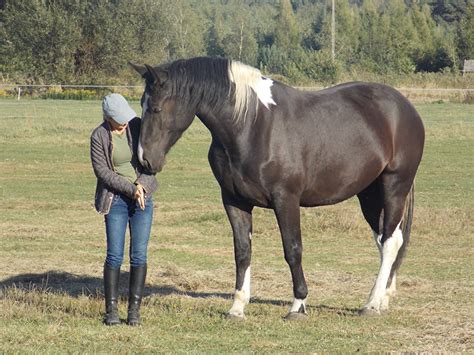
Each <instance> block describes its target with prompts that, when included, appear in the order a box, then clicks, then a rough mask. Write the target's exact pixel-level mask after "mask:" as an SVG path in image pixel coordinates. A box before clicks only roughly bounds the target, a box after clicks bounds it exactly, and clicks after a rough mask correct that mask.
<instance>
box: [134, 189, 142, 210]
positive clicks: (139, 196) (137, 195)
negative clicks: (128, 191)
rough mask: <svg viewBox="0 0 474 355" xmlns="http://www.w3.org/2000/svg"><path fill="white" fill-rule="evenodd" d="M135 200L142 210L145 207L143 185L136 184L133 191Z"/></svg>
mask: <svg viewBox="0 0 474 355" xmlns="http://www.w3.org/2000/svg"><path fill="white" fill-rule="evenodd" d="M134 197H135V200H137V201H138V205H139V206H140V208H141V209H142V210H144V209H145V190H143V186H142V185H140V184H137V190H136V191H135V196H134Z"/></svg>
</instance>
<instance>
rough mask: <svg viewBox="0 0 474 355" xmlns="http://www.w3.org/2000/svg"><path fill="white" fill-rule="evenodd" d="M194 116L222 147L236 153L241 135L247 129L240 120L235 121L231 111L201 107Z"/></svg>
mask: <svg viewBox="0 0 474 355" xmlns="http://www.w3.org/2000/svg"><path fill="white" fill-rule="evenodd" d="M196 116H197V117H198V118H199V119H200V120H201V122H202V123H203V124H204V125H205V126H206V127H207V129H208V130H209V131H210V132H211V134H212V137H213V139H215V140H217V141H218V142H219V143H220V144H221V145H222V146H223V148H225V149H226V150H227V151H229V152H230V153H232V154H233V155H234V154H238V153H239V151H240V148H241V147H240V146H241V145H242V144H243V143H242V137H244V136H245V135H246V132H247V131H248V129H247V128H246V125H245V124H243V123H242V122H240V123H239V122H235V120H234V119H233V117H232V111H231V110H229V111H225V110H224V111H222V112H214V111H213V110H212V109H202V110H201V111H199V112H197V113H196Z"/></svg>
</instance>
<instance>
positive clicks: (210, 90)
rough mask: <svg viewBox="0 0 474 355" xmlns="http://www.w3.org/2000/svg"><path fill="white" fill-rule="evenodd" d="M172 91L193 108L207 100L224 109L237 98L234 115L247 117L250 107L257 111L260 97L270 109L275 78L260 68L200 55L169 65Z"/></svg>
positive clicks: (217, 107) (237, 117)
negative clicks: (269, 77) (270, 78)
mask: <svg viewBox="0 0 474 355" xmlns="http://www.w3.org/2000/svg"><path fill="white" fill-rule="evenodd" d="M164 69H166V71H167V72H168V74H169V80H170V81H171V87H172V89H171V90H172V93H173V94H174V95H177V96H179V97H181V98H182V99H183V100H184V103H185V104H186V105H190V106H192V107H195V106H197V105H198V104H199V103H203V102H204V103H206V104H207V105H209V107H211V108H212V109H217V110H220V109H222V108H223V107H224V105H226V104H228V103H229V98H233V99H234V100H235V105H234V109H233V118H234V119H235V120H240V119H245V117H246V116H247V114H248V113H249V108H252V107H254V110H252V111H251V112H256V108H257V106H258V99H260V101H261V102H262V103H263V104H264V105H265V106H266V107H267V108H269V104H275V102H274V101H273V99H272V97H271V92H270V86H271V85H272V83H273V82H272V81H271V80H269V79H266V78H263V77H262V74H261V73H260V71H259V70H258V69H255V68H252V67H250V66H248V65H245V64H242V63H240V62H237V61H231V60H229V59H225V58H210V57H198V58H192V59H187V60H184V59H182V60H177V61H175V62H172V63H170V64H168V65H166V66H165V68H164Z"/></svg>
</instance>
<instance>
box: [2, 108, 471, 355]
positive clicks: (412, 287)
mask: <svg viewBox="0 0 474 355" xmlns="http://www.w3.org/2000/svg"><path fill="white" fill-rule="evenodd" d="M133 106H134V107H135V108H136V109H137V111H139V107H138V103H137V102H134V103H133ZM417 109H418V110H419V112H420V114H421V116H422V117H423V119H424V123H425V127H426V132H427V140H426V148H425V154H424V158H423V161H422V164H421V167H420V171H419V174H418V176H417V181H416V206H415V220H414V224H413V229H412V242H411V245H410V247H409V251H408V256H407V258H406V260H405V263H404V264H403V266H402V268H401V270H400V276H399V280H398V285H399V291H398V297H397V298H395V300H394V301H393V302H392V306H391V310H390V312H389V313H388V314H386V315H384V316H382V317H378V318H361V317H358V316H356V309H357V308H358V307H360V306H361V305H363V304H364V302H365V301H366V299H367V296H368V293H369V291H370V288H371V287H372V283H373V280H374V277H375V275H376V273H377V270H378V252H377V250H376V248H375V246H374V243H373V241H372V236H371V232H370V231H369V228H368V226H367V225H366V223H365V222H364V220H363V218H362V215H361V212H360V210H359V208H358V204H357V202H356V201H355V200H354V199H351V200H349V201H346V202H344V203H342V204H339V205H336V206H330V207H325V208H319V209H302V230H303V241H304V247H305V251H304V258H303V263H304V268H305V272H306V277H307V281H308V286H309V288H310V295H309V301H308V303H309V307H308V311H309V313H310V317H309V319H308V320H307V321H305V322H302V323H287V322H284V321H283V320H282V316H284V315H285V314H286V312H287V311H288V307H289V302H290V301H291V300H292V292H291V289H292V285H291V280H290V275H289V270H288V267H287V265H286V263H285V261H284V259H283V251H282V247H281V241H280V236H279V232H278V228H277V225H276V222H275V218H274V216H273V214H272V213H271V212H270V211H267V210H262V209H257V210H256V211H255V213H254V215H255V216H254V237H253V256H252V258H253V259H252V296H253V298H252V301H251V304H250V305H249V306H248V307H247V309H246V311H247V320H246V321H245V322H241V323H233V322H229V321H227V320H226V319H225V318H224V314H225V313H226V311H227V310H228V309H229V308H230V306H231V294H232V291H233V287H234V262H233V245H232V236H231V232H230V227H229V225H228V222H227V218H226V216H225V212H224V210H223V208H222V206H221V202H220V192H219V188H218V185H217V183H216V181H215V180H214V178H213V177H212V174H211V171H210V168H209V166H208V163H207V150H208V147H209V142H210V135H209V133H208V132H207V130H206V128H205V127H204V126H203V125H202V124H201V123H200V122H199V121H198V120H196V121H195V122H194V123H193V125H192V126H191V128H190V129H189V130H188V131H187V132H186V133H185V134H184V136H183V138H182V139H181V140H180V141H179V142H178V143H177V145H176V146H175V147H174V148H173V149H172V151H171V153H170V154H169V156H168V158H167V164H166V166H165V169H164V171H163V173H162V174H159V176H158V178H159V182H160V188H159V191H158V192H157V194H156V195H155V203H156V209H155V217H154V225H153V229H152V236H151V241H150V246H149V277H148V279H147V291H146V297H145V299H144V304H143V314H142V317H143V320H144V324H143V326H142V327H139V328H130V327H127V326H125V325H123V326H118V327H114V328H109V327H105V326H103V325H102V324H101V317H102V312H103V301H102V291H101V284H102V280H101V269H102V264H103V259H104V255H105V250H104V248H105V240H104V227H103V217H101V216H100V215H98V214H97V213H96V212H95V210H94V209H93V196H94V188H95V177H94V176H93V173H92V169H91V166H90V161H89V136H90V133H91V131H92V129H93V128H94V127H95V126H97V125H98V124H99V122H100V121H101V105H100V102H99V101H50V100H21V101H19V102H18V101H15V100H0V146H1V148H2V149H1V150H0V215H1V218H0V226H1V228H0V241H1V248H0V319H1V321H0V344H1V348H0V349H1V350H0V351H1V352H6V353H14V352H21V353H24V352H27V353H37V352H42V353H44V352H61V353H62V352H103V353H109V352H119V353H123V352H173V353H174V352H199V353H201V352H205V353H222V352H226V353H228V352H304V353H308V352H322V351H324V352H335V351H341V352H346V351H347V352H355V351H357V350H359V351H363V352H368V351H417V352H421V351H425V352H459V351H471V352H472V351H474V345H473V340H472V339H473V333H474V326H473V316H474V314H473V303H472V296H473V277H472V270H473V266H474V265H473V236H474V223H473V222H472V216H474V200H473V196H474V164H473V156H474V105H462V104H448V103H445V104H423V105H417ZM127 265H128V263H127V262H125V265H124V267H123V270H124V275H123V278H122V283H121V291H122V295H123V297H124V298H123V300H122V301H123V302H121V306H120V307H121V308H120V310H121V314H122V316H125V312H126V306H125V302H126V298H125V297H126V288H127V285H126V282H127V277H128V275H127V274H128V273H127Z"/></svg>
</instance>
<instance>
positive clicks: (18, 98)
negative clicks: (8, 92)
mask: <svg viewBox="0 0 474 355" xmlns="http://www.w3.org/2000/svg"><path fill="white" fill-rule="evenodd" d="M20 96H21V86H19V87H18V97H17V100H18V101H20Z"/></svg>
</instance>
